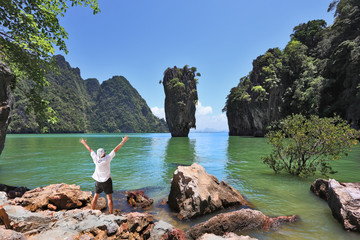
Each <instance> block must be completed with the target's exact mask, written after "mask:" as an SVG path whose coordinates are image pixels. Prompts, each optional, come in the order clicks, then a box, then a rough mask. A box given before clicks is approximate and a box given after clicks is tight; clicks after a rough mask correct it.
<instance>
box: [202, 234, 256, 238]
mask: <svg viewBox="0 0 360 240" xmlns="http://www.w3.org/2000/svg"><path fill="white" fill-rule="evenodd" d="M223 239H227V240H256V239H257V238H251V237H249V236H242V235H241V236H239V235H236V234H235V233H228V234H226V235H224V236H217V235H215V234H209V233H205V234H204V235H202V236H201V237H200V238H198V239H197V240H223Z"/></svg>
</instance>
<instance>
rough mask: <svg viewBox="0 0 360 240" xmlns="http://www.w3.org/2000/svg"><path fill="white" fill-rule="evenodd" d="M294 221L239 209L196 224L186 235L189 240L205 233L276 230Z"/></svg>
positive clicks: (293, 219)
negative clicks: (283, 224)
mask: <svg viewBox="0 0 360 240" xmlns="http://www.w3.org/2000/svg"><path fill="white" fill-rule="evenodd" d="M295 221H296V216H290V217H278V218H270V217H267V216H266V215H264V214H263V213H262V212H260V211H257V210H252V209H240V210H238V211H234V212H229V213H221V214H218V215H216V216H215V217H212V218H210V219H209V220H208V221H206V222H204V223H200V224H197V225H195V226H193V227H192V228H190V229H189V230H188V231H187V232H186V235H187V237H188V238H189V239H198V238H199V237H201V236H202V235H204V234H206V233H209V234H215V235H218V236H223V235H224V234H226V233H228V232H235V231H236V232H242V231H250V230H269V229H274V228H275V229H276V228H278V227H279V226H280V224H282V223H285V222H295Z"/></svg>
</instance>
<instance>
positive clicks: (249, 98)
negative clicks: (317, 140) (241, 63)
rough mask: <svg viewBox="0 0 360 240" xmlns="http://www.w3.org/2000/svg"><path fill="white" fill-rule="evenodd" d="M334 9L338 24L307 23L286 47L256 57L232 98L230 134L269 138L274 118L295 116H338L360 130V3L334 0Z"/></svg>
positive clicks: (229, 102) (229, 100)
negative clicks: (267, 135) (266, 135)
mask: <svg viewBox="0 0 360 240" xmlns="http://www.w3.org/2000/svg"><path fill="white" fill-rule="evenodd" d="M329 10H334V11H335V12H336V18H335V20H334V23H333V24H330V25H329V26H327V23H326V22H325V21H324V20H312V21H308V22H307V23H301V24H299V25H298V26H295V27H294V29H293V33H292V34H291V40H290V41H289V42H288V44H287V45H286V47H285V48H284V49H283V50H280V49H279V48H270V49H269V50H268V51H266V53H264V54H263V55H261V56H259V57H257V58H256V59H255V60H254V61H253V68H252V70H251V71H250V73H249V74H248V75H247V76H245V77H243V78H241V79H240V83H239V84H238V85H237V86H235V87H234V88H232V89H231V91H230V94H229V95H228V97H227V102H226V105H225V108H224V111H226V114H227V117H228V125H229V134H230V135H249V136H263V135H264V133H265V132H266V130H267V126H268V125H269V124H270V123H271V122H272V121H274V120H280V119H282V118H285V117H286V116H289V115H292V114H302V115H304V116H310V115H318V116H321V117H332V116H334V114H336V115H339V116H340V117H341V118H343V119H345V120H347V121H348V123H349V124H350V125H351V127H353V128H355V129H359V128H360V111H359V104H360V97H359V86H360V77H359V74H360V67H359V66H360V54H359V53H360V31H359V27H358V26H360V3H359V1H354V0H351V1H345V0H341V1H333V3H332V4H331V6H330V8H329ZM269 47H271V46H269Z"/></svg>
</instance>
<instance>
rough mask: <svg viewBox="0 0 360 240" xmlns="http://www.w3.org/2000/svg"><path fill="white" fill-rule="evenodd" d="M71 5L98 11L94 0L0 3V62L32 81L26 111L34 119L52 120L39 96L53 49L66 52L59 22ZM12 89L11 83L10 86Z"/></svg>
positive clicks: (12, 0) (50, 67)
mask: <svg viewBox="0 0 360 240" xmlns="http://www.w3.org/2000/svg"><path fill="white" fill-rule="evenodd" d="M69 3H71V6H77V5H78V6H82V5H84V6H90V7H91V8H92V9H93V11H94V14H96V13H98V12H100V9H99V7H98V3H97V1H96V0H70V1H65V0H1V1H0V26H2V28H0V46H1V48H0V61H2V62H5V63H6V64H8V65H9V66H10V68H11V70H12V72H13V73H14V74H16V76H17V77H18V78H25V79H28V80H29V81H31V82H32V84H31V85H32V86H33V88H32V89H31V91H29V92H28V93H27V96H28V98H29V103H30V108H29V109H32V110H33V111H34V112H35V114H36V115H37V117H38V119H42V120H43V121H45V122H47V120H49V121H50V122H54V121H56V118H55V117H54V114H55V113H54V111H53V110H52V109H51V108H50V107H49V106H48V103H47V101H45V100H43V99H42V98H41V97H40V95H39V93H40V92H41V91H42V88H43V87H44V86H46V85H47V81H46V80H45V77H44V76H45V73H46V72H49V71H53V70H54V68H55V65H54V64H53V61H52V60H51V59H52V56H53V54H54V52H55V48H58V49H59V50H61V51H64V52H65V53H67V52H68V50H67V47H66V44H65V41H64V40H65V39H67V38H68V34H67V32H66V31H65V29H64V28H63V27H62V26H61V25H60V23H59V17H63V16H64V13H65V12H66V10H67V9H68V8H69V6H68V4H69ZM12 85H13V86H15V85H16V84H15V83H12Z"/></svg>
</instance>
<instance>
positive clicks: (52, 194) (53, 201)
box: [9, 183, 92, 212]
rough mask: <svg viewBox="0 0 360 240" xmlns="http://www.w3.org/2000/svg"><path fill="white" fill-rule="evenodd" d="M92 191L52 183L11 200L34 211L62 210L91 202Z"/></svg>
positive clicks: (12, 202) (79, 206)
mask: <svg viewBox="0 0 360 240" xmlns="http://www.w3.org/2000/svg"><path fill="white" fill-rule="evenodd" d="M91 199H92V194H91V192H84V191H81V190H80V186H76V185H68V184H65V183H60V184H52V185H49V186H46V187H38V188H35V189H33V190H30V191H27V192H26V193H25V194H24V195H23V196H22V197H21V198H15V199H14V200H11V201H9V202H10V203H11V204H14V205H21V206H23V207H25V208H26V209H27V210H30V211H32V212H34V211H37V210H45V209H50V210H62V209H74V208H81V207H84V206H86V205H88V204H90V202H91Z"/></svg>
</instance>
